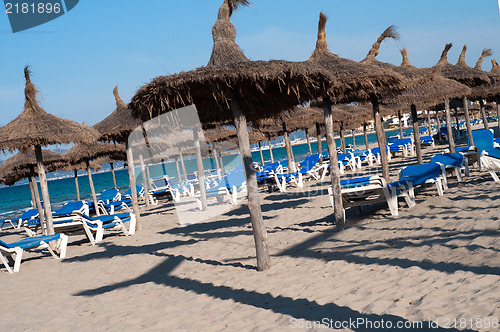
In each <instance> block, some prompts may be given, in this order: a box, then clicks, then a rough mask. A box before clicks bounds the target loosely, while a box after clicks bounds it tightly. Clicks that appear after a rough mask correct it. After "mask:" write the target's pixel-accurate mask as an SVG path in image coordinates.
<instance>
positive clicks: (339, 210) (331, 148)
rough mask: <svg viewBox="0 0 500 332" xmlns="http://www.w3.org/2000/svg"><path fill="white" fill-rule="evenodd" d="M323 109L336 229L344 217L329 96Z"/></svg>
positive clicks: (339, 229)
mask: <svg viewBox="0 0 500 332" xmlns="http://www.w3.org/2000/svg"><path fill="white" fill-rule="evenodd" d="M323 111H324V113H325V129H326V145H327V147H328V154H329V155H330V180H331V183H332V189H333V215H334V217H335V227H336V229H337V231H341V230H343V229H344V225H345V217H344V208H343V205H342V192H341V187H340V170H339V162H338V159H337V147H336V145H335V138H334V136H333V117H332V102H331V100H330V98H329V97H323Z"/></svg>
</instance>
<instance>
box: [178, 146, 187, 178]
mask: <svg viewBox="0 0 500 332" xmlns="http://www.w3.org/2000/svg"><path fill="white" fill-rule="evenodd" d="M179 159H180V160H181V167H182V175H183V176H184V181H185V182H186V183H187V182H188V177H187V173H186V165H184V157H183V156H182V151H179Z"/></svg>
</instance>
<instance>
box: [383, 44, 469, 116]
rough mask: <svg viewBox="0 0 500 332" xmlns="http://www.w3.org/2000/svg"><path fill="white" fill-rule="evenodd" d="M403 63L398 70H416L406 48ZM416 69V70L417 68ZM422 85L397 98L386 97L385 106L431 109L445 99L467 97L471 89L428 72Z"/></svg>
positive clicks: (402, 53) (404, 92)
mask: <svg viewBox="0 0 500 332" xmlns="http://www.w3.org/2000/svg"><path fill="white" fill-rule="evenodd" d="M401 55H402V57H403V61H402V63H401V66H400V67H398V68H404V69H407V68H415V67H413V66H412V65H411V63H410V61H409V60H408V53H407V51H406V48H403V49H402V50H401ZM415 69H416V68H415ZM424 78H425V79H424V80H422V82H421V83H419V84H416V85H414V86H412V87H411V88H408V89H405V90H403V91H402V92H401V93H400V94H398V95H395V96H390V95H389V96H387V97H384V98H383V100H382V101H381V102H382V103H384V104H388V105H392V107H391V108H392V109H396V110H397V109H400V110H403V109H406V110H407V109H408V108H409V107H410V106H411V105H415V106H417V107H420V108H426V107H431V106H434V105H436V104H440V103H442V100H443V99H444V98H450V99H451V98H456V97H460V96H464V95H467V94H469V93H470V92H471V89H470V88H469V87H467V86H465V85H463V84H461V83H458V82H457V81H454V80H450V79H447V78H444V77H443V76H441V75H439V74H438V73H437V72H436V71H430V70H427V71H426V72H425V75H424Z"/></svg>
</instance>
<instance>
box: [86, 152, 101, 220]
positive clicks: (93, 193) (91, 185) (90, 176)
mask: <svg viewBox="0 0 500 332" xmlns="http://www.w3.org/2000/svg"><path fill="white" fill-rule="evenodd" d="M85 165H86V166H87V174H88V176H89V185H90V191H91V192H92V200H93V201H94V207H95V213H96V214H97V215H98V216H99V215H100V213H99V209H98V208H97V196H96V194H95V188H94V181H93V180H92V170H91V169H90V162H89V161H88V160H85Z"/></svg>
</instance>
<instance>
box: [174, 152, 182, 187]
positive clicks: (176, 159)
mask: <svg viewBox="0 0 500 332" xmlns="http://www.w3.org/2000/svg"><path fill="white" fill-rule="evenodd" d="M175 167H176V168H177V178H178V179H179V182H182V178H181V169H180V167H179V157H175Z"/></svg>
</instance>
